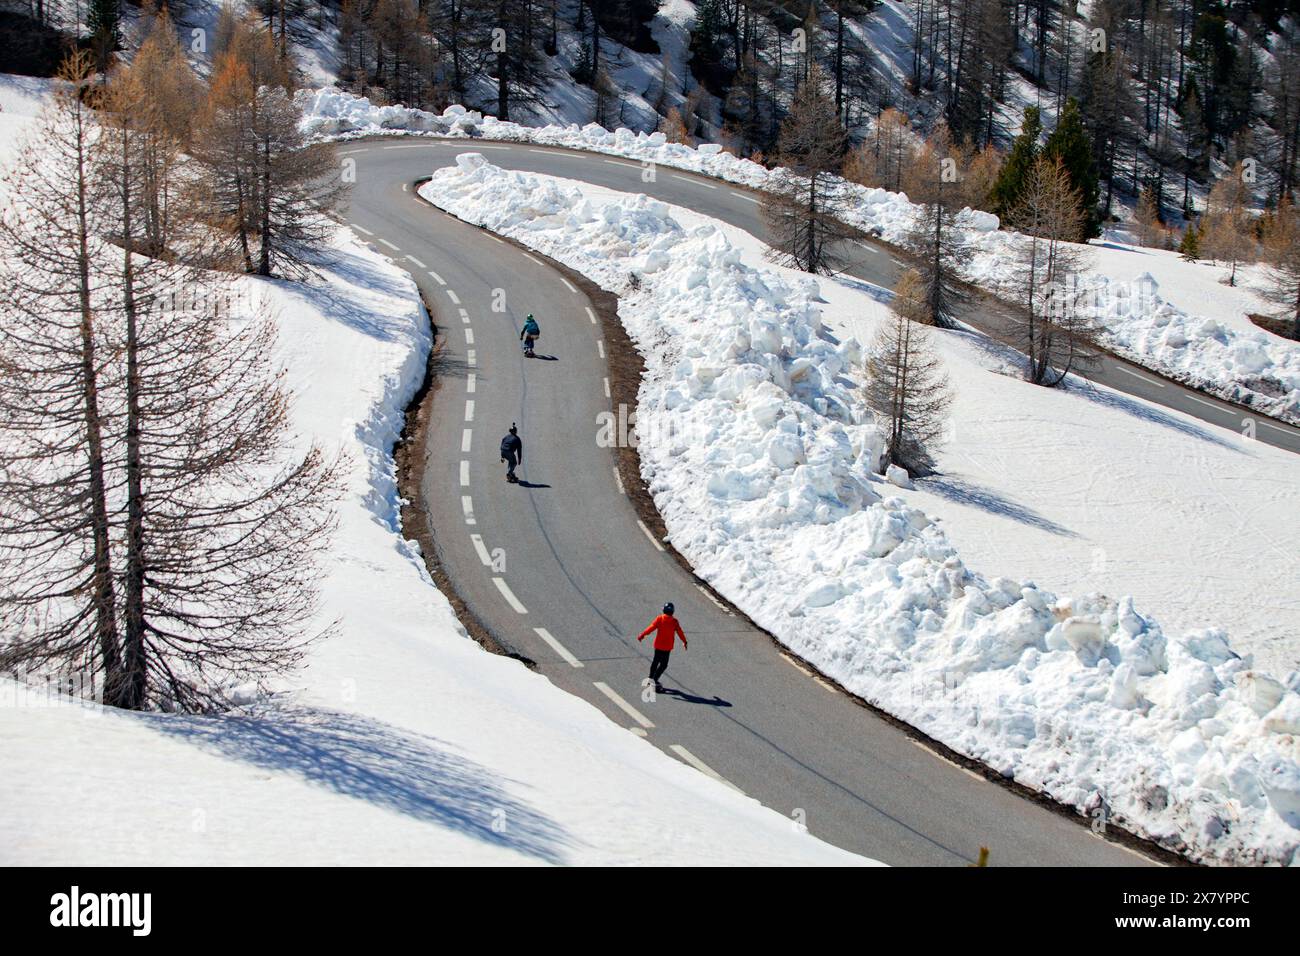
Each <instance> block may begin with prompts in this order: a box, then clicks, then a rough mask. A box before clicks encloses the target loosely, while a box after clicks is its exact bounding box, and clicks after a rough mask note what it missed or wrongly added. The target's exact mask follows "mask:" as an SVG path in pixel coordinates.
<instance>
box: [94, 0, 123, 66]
mask: <svg viewBox="0 0 1300 956" xmlns="http://www.w3.org/2000/svg"><path fill="white" fill-rule="evenodd" d="M86 28H87V29H88V30H89V31H90V46H91V49H92V50H94V51H95V65H96V68H97V69H98V70H99V72H100V73H105V72H107V71H108V61H109V59H110V58H111V57H112V55H113V51H114V50H116V49H117V48H118V47H119V46H121V43H122V8H121V0H90V10H89V12H88V13H87V15H86Z"/></svg>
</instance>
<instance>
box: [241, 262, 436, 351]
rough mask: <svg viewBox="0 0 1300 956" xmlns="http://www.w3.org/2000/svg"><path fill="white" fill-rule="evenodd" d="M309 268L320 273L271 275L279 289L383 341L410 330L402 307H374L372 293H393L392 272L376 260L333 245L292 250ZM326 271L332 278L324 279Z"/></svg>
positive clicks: (394, 338) (409, 321) (393, 338)
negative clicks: (292, 276)
mask: <svg viewBox="0 0 1300 956" xmlns="http://www.w3.org/2000/svg"><path fill="white" fill-rule="evenodd" d="M295 251H296V252H297V253H298V254H300V255H301V256H302V258H303V261H304V262H305V263H306V264H307V266H308V267H309V268H311V269H312V270H314V271H316V272H318V273H321V275H320V276H312V277H310V278H307V279H306V280H304V281H290V280H287V279H283V278H271V279H269V280H263V281H269V282H272V283H274V284H275V285H276V286H277V287H278V288H279V289H280V291H282V292H284V293H287V294H288V295H289V296H293V297H297V298H299V299H302V300H304V301H305V302H307V303H309V304H310V305H311V307H312V308H314V309H316V310H318V311H319V312H320V313H321V314H322V315H324V316H326V317H328V318H330V319H333V320H335V321H337V322H341V323H342V324H344V325H346V326H349V327H350V328H353V329H356V330H357V331H358V332H361V333H362V334H364V335H368V336H370V337H371V338H373V339H378V340H379V341H382V342H391V341H396V340H398V339H399V338H406V337H408V336H409V334H410V328H411V316H410V315H409V313H407V312H405V311H399V312H398V313H396V314H394V315H388V314H386V313H385V311H384V310H383V309H381V308H377V305H376V301H375V299H374V298H372V295H373V293H383V294H395V293H396V292H397V290H396V289H393V288H392V275H391V274H389V273H385V272H384V271H382V270H381V269H380V268H379V266H378V264H376V263H375V262H373V261H371V260H369V259H367V258H365V257H364V256H361V255H358V254H356V253H354V252H350V251H348V250H347V249H340V248H338V247H336V246H326V247H323V248H314V249H307V250H301V249H300V250H295ZM325 274H328V275H332V276H333V277H335V279H336V280H338V281H334V282H327V281H324V278H323V276H324V275H325Z"/></svg>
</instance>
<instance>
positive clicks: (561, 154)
mask: <svg viewBox="0 0 1300 956" xmlns="http://www.w3.org/2000/svg"><path fill="white" fill-rule="evenodd" d="M528 152H530V153H544V154H545V155H547V156H553V155H559V156H567V155H568V154H567V153H558V154H557V153H554V152H553V151H552V150H549V149H530V150H529V151H528Z"/></svg>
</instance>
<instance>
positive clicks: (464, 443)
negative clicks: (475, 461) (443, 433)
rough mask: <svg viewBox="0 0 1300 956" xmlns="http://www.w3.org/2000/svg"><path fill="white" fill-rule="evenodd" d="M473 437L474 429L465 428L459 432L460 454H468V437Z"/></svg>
mask: <svg viewBox="0 0 1300 956" xmlns="http://www.w3.org/2000/svg"><path fill="white" fill-rule="evenodd" d="M473 437H474V429H472V428H467V429H465V430H464V431H463V432H461V433H460V450H461V453H462V454H466V455H468V454H469V443H470V439H472V438H473Z"/></svg>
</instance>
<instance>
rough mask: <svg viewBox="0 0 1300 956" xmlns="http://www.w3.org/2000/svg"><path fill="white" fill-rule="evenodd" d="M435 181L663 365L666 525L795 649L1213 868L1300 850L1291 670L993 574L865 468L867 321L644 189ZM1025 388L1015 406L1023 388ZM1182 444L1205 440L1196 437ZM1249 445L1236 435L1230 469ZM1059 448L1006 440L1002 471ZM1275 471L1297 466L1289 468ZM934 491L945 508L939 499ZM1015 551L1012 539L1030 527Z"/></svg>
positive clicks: (427, 190) (871, 455) (642, 399)
mask: <svg viewBox="0 0 1300 956" xmlns="http://www.w3.org/2000/svg"><path fill="white" fill-rule="evenodd" d="M423 194H424V195H425V197H426V198H428V199H429V200H430V201H432V202H434V203H436V204H438V205H440V206H443V207H444V208H448V209H449V210H451V211H453V212H454V213H456V214H457V215H459V216H461V217H462V218H465V219H468V220H470V221H472V222H478V223H481V224H484V225H486V226H488V227H489V228H492V229H494V230H496V231H499V232H502V233H504V234H507V235H510V236H513V237H515V238H517V239H520V240H521V241H523V242H525V243H526V244H528V245H530V246H533V247H534V248H537V249H539V250H540V251H542V252H545V253H546V254H548V255H551V256H554V257H555V258H557V259H559V260H561V261H564V262H566V263H567V264H569V265H571V266H573V267H574V268H577V269H579V270H580V271H582V272H584V273H586V274H588V275H590V276H591V277H592V278H594V279H595V280H597V281H598V282H599V283H600V284H601V285H603V286H604V287H606V288H609V289H611V290H613V291H616V292H618V293H619V294H620V295H621V296H622V299H621V305H620V315H621V317H622V318H623V321H624V323H625V325H626V326H627V327H628V331H629V333H630V334H631V335H632V338H633V340H634V341H635V342H636V343H637V345H638V347H639V348H640V349H641V351H642V352H643V354H644V356H645V359H646V363H647V374H646V377H645V379H644V381H643V383H642V387H641V391H640V395H639V406H638V434H639V435H640V436H641V437H642V440H641V443H640V451H641V461H642V469H643V473H644V475H645V477H646V479H647V481H648V483H649V485H650V488H651V492H652V494H654V496H655V500H656V503H657V504H658V506H659V508H660V510H661V512H662V513H663V515H664V518H665V521H666V523H667V526H668V529H669V534H670V537H671V540H672V541H673V543H674V544H675V545H676V547H677V548H678V549H679V550H680V551H681V552H682V553H683V554H684V555H686V556H687V558H688V559H689V560H690V561H691V562H692V564H693V565H694V567H695V568H696V570H697V571H698V573H700V574H701V576H703V577H704V578H705V579H706V580H708V581H709V582H710V583H711V584H712V585H713V586H715V587H717V588H718V589H719V590H720V591H721V592H722V593H724V594H725V595H727V596H728V597H729V598H730V599H731V600H733V601H734V602H735V603H736V604H737V605H738V606H740V607H741V608H743V609H744V610H745V611H746V612H747V613H749V614H750V615H751V616H753V617H754V618H755V619H756V620H757V621H759V623H761V624H762V625H764V626H765V627H767V628H768V629H769V630H771V631H772V632H773V633H774V634H776V635H777V637H778V638H780V639H781V640H782V641H783V642H784V643H786V644H787V645H788V646H790V647H791V648H792V649H794V650H795V651H796V652H798V653H799V654H800V655H802V656H804V657H805V658H806V659H808V660H811V661H813V662H815V663H816V664H817V665H818V666H819V667H820V668H821V669H822V670H823V671H824V672H826V673H827V674H829V675H831V676H832V677H834V678H836V679H837V680H839V681H841V682H842V683H843V684H845V686H847V687H849V688H851V689H853V690H854V691H856V692H858V693H861V694H862V695H864V696H866V697H867V698H869V699H871V700H873V701H876V702H878V703H880V704H881V705H882V706H883V707H885V708H886V709H887V710H889V711H891V712H892V713H895V714H897V715H898V716H900V717H902V718H903V719H905V720H907V721H908V722H909V723H912V724H913V725H915V726H917V727H920V728H921V729H923V730H925V731H926V732H927V733H930V734H933V735H934V736H936V737H937V738H939V739H940V740H943V741H944V742H945V743H947V744H949V745H950V746H952V747H954V748H956V749H958V750H960V751H962V752H964V753H967V754H969V755H971V756H974V757H976V758H978V759H981V760H983V761H985V762H987V763H988V764H990V765H991V766H993V767H994V768H996V769H998V770H1000V771H1001V772H1003V773H1005V774H1007V775H1008V776H1014V777H1015V778H1016V779H1017V780H1019V781H1021V782H1023V783H1026V784H1028V785H1030V786H1034V787H1037V788H1040V789H1043V790H1045V791H1047V792H1049V793H1051V794H1052V795H1053V796H1055V797H1056V798H1057V799H1059V800H1061V801H1063V802H1065V803H1068V804H1073V805H1075V806H1076V807H1078V808H1079V809H1080V811H1081V812H1085V813H1090V814H1103V815H1106V816H1108V817H1110V818H1113V819H1119V820H1122V821H1124V822H1125V824H1126V825H1128V826H1130V827H1132V828H1134V829H1136V830H1138V831H1139V832H1143V833H1145V834H1147V835H1149V836H1151V837H1153V838H1155V839H1157V840H1160V841H1162V842H1164V843H1166V844H1167V845H1170V846H1173V847H1177V848H1179V849H1181V850H1184V851H1186V852H1188V853H1190V854H1191V855H1193V856H1194V857H1199V858H1202V859H1206V860H1218V861H1221V862H1263V861H1275V862H1288V861H1292V860H1293V858H1294V855H1295V853H1296V850H1297V846H1300V751H1298V750H1297V736H1296V735H1297V734H1298V733H1300V674H1296V673H1292V674H1291V675H1290V677H1288V678H1287V680H1286V683H1284V682H1282V681H1280V680H1278V679H1275V678H1273V677H1270V676H1268V675H1267V674H1265V673H1263V672H1261V671H1258V670H1255V669H1253V668H1252V666H1251V662H1250V659H1249V657H1243V656H1241V655H1239V654H1238V653H1236V652H1234V651H1233V649H1232V647H1231V645H1230V644H1229V642H1228V639H1227V637H1226V635H1225V634H1224V633H1223V632H1222V631H1220V630H1218V629H1215V628H1213V627H1206V626H1201V627H1198V628H1194V629H1193V628H1189V629H1187V630H1181V629H1180V630H1179V631H1175V630H1173V629H1172V628H1170V629H1168V630H1166V629H1165V628H1162V627H1161V625H1160V624H1159V623H1158V622H1157V620H1156V618H1155V616H1153V615H1152V612H1151V611H1150V609H1149V608H1148V607H1146V606H1145V605H1144V604H1141V603H1135V602H1134V601H1133V600H1132V599H1131V598H1128V597H1121V596H1119V595H1115V596H1113V597H1107V596H1104V595H1102V594H1100V593H1085V594H1082V595H1080V596H1077V597H1066V596H1061V595H1060V594H1059V592H1056V591H1054V590H1051V589H1049V588H1047V587H1044V586H1041V584H1042V582H1041V581H1040V584H1035V583H1034V582H1033V581H1030V580H1025V579H1023V578H1020V579H1015V578H1009V577H993V576H991V575H994V574H1001V573H1003V569H1002V568H1001V567H998V566H992V567H989V568H988V569H987V575H988V576H986V575H985V574H980V573H978V572H975V571H973V570H971V569H970V568H969V567H968V565H967V564H966V563H965V562H964V561H963V559H962V557H961V556H960V555H959V554H958V551H957V549H956V548H955V547H954V546H953V542H952V540H951V539H950V538H949V537H948V535H946V534H945V533H944V531H943V528H942V524H936V522H935V520H934V518H932V517H931V516H930V515H928V514H927V513H925V512H923V511H921V510H919V509H916V508H913V507H910V506H909V504H908V502H907V501H906V500H904V498H902V497H901V496H900V495H898V494H897V493H896V491H895V489H893V488H892V487H891V486H889V485H887V484H885V485H882V484H879V483H877V482H876V481H869V480H868V475H869V474H870V472H871V471H872V470H873V469H874V468H875V467H876V466H877V465H878V461H879V450H880V449H879V440H878V439H877V438H876V437H875V434H874V428H873V424H872V422H871V420H870V415H869V412H867V411H866V409H865V408H864V407H863V405H862V403H861V399H860V397H859V396H860V390H858V389H856V388H854V387H852V385H853V383H854V382H860V381H861V378H862V368H861V361H860V358H861V357H860V349H859V346H858V344H857V342H855V341H854V340H853V339H852V338H848V337H841V336H842V333H843V332H844V331H854V330H853V329H844V328H841V333H840V335H836V334H832V333H831V329H830V328H828V327H827V326H826V325H825V324H824V317H823V314H822V311H823V310H822V309H821V308H820V307H819V306H820V298H821V295H820V292H819V286H818V284H817V283H816V282H814V281H811V280H808V279H806V278H804V277H800V276H797V275H793V274H789V273H785V274H782V273H781V272H779V271H776V270H771V269H755V268H754V267H752V266H751V265H748V264H746V263H745V261H744V254H743V251H742V248H741V247H739V246H737V245H734V244H733V243H732V242H731V241H730V240H729V239H728V238H727V236H726V234H725V233H724V232H723V231H721V230H719V229H718V228H716V227H714V226H713V225H710V224H702V225H690V224H685V225H684V224H682V223H680V222H678V221H677V220H676V219H675V218H674V217H673V215H672V213H671V210H670V209H669V207H667V206H665V205H664V204H662V203H658V202H656V201H653V200H650V199H647V198H646V197H644V196H630V197H629V196H618V195H616V194H615V195H606V196H603V197H602V196H595V197H584V195H583V190H580V189H578V188H577V187H576V186H574V185H572V184H566V183H563V182H556V181H554V180H549V179H546V178H544V177H535V176H531V175H525V174H518V173H509V172H506V171H503V170H500V169H497V168H495V167H492V166H490V165H488V164H487V162H486V161H485V160H484V159H483V157H482V156H481V155H479V154H473V153H469V154H462V155H461V156H460V157H459V158H458V165H457V166H456V167H451V168H446V169H441V170H437V171H435V172H434V174H433V178H432V180H431V181H430V182H429V183H428V184H426V186H424V187H423ZM630 275H636V276H637V277H639V280H640V281H639V285H638V286H637V287H636V288H632V287H631V286H630V285H629V276H630ZM881 294H882V293H880V292H879V291H875V292H873V290H854V289H852V288H847V289H844V290H840V291H839V292H837V293H835V294H833V295H831V296H830V297H829V299H828V303H827V308H826V310H825V311H826V312H827V313H828V314H833V315H836V316H837V317H838V324H840V325H841V326H844V325H848V324H849V323H850V322H851V321H852V319H851V317H853V316H854V314H855V313H857V314H858V315H861V316H862V320H865V322H866V325H865V326H860V327H859V328H860V330H861V331H863V332H865V331H867V330H869V328H870V325H871V324H872V323H873V322H874V321H875V319H876V318H878V315H879V311H880V306H879V303H878V302H877V301H876V299H875V297H876V296H880V295H881ZM850 295H851V296H856V297H857V298H856V300H853V301H850V300H849V298H848V297H849V296H850ZM862 320H859V321H862ZM954 342H955V343H956V344H954V345H953V346H951V347H952V348H954V349H959V350H961V349H964V350H965V351H966V353H967V354H966V355H965V357H964V358H965V364H966V367H965V368H963V369H962V372H961V378H962V381H961V383H960V385H962V386H967V387H971V388H975V389H978V390H979V391H977V392H976V395H972V396H969V397H970V398H971V399H972V400H974V399H975V398H976V396H977V395H982V396H983V397H985V398H988V399H991V400H1001V401H1004V402H1005V400H1006V396H1004V395H1002V394H999V393H1002V392H1009V391H1014V390H1015V389H1017V388H1019V389H1022V390H1024V389H1029V388H1030V387H1029V386H1023V385H1021V384H1020V383H1019V382H1015V381H1013V380H1011V379H1003V380H1001V381H999V377H998V376H996V375H995V374H994V373H993V372H991V371H989V370H988V369H987V368H985V367H981V366H984V365H986V364H987V360H983V361H981V360H980V359H978V358H975V357H973V355H972V353H973V352H974V351H975V346H974V344H973V343H971V342H964V341H962V339H961V337H959V336H958V337H954ZM1018 398H1019V402H1018V404H1016V405H1015V406H1013V407H1015V408H1016V413H1017V414H1018V415H1022V416H1023V412H1024V410H1025V408H1026V407H1028V405H1029V403H1031V402H1032V401H1033V399H1031V397H1030V396H1029V395H1021V396H1018ZM1051 401H1052V402H1066V403H1073V405H1074V407H1073V409H1072V412H1073V414H1074V415H1075V416H1076V420H1077V422H1078V424H1075V423H1074V422H1072V421H1071V419H1070V418H1069V416H1068V415H1067V416H1066V417H1065V421H1064V422H1063V423H1058V422H1056V419H1055V414H1056V413H1058V412H1060V411H1061V409H1060V408H1058V407H1056V406H1053V407H1051V408H1048V407H1046V406H1045V407H1044V408H1043V416H1042V417H1043V421H1041V422H1038V421H1036V424H1035V427H1042V428H1043V429H1046V430H1047V432H1048V434H1047V436H1046V440H1047V441H1048V442H1051V441H1053V439H1054V438H1055V436H1056V435H1058V434H1067V433H1069V432H1071V431H1072V430H1076V431H1078V432H1083V431H1086V429H1089V428H1092V429H1097V430H1101V429H1104V428H1105V427H1106V425H1107V424H1108V423H1113V422H1116V421H1121V420H1123V419H1122V417H1121V416H1125V415H1130V414H1132V413H1133V410H1124V409H1123V407H1122V405H1121V406H1120V407H1119V408H1111V409H1105V408H1096V409H1094V408H1092V406H1091V405H1090V404H1089V402H1090V400H1089V399H1086V398H1083V397H1080V396H1077V395H1073V394H1069V393H1065V394H1062V395H1060V396H1056V395H1053V396H1052V398H1051ZM1106 402H1107V399H1106V398H1105V396H1103V397H1102V399H1101V405H1103V406H1104V405H1105V404H1106ZM979 404H984V403H982V402H981V403H979ZM994 407H996V406H994ZM989 410H990V408H989V407H987V406H986V407H984V408H983V412H984V414H986V415H987V414H988V412H989ZM972 411H973V407H972ZM1172 424H1173V425H1174V426H1175V431H1177V430H1178V428H1180V427H1181V428H1183V429H1189V427H1190V428H1194V427H1195V426H1191V424H1190V423H1189V422H1187V421H1178V420H1175V421H1174V422H1173V423H1172ZM1165 427H1168V426H1166V425H1159V424H1154V423H1153V424H1151V425H1149V426H1147V427H1146V430H1144V431H1141V433H1140V437H1139V438H1137V439H1135V440H1137V441H1143V440H1146V441H1152V440H1157V441H1161V442H1163V443H1164V444H1165V447H1166V448H1168V447H1169V443H1170V442H1174V443H1175V444H1177V441H1178V439H1175V438H1172V437H1170V436H1168V435H1162V434H1161V432H1160V431H1159V429H1161V428H1165ZM1057 429H1059V431H1056V430H1057ZM1182 440H1183V441H1185V442H1186V443H1187V444H1186V445H1184V446H1183V447H1185V448H1194V447H1196V446H1195V444H1194V443H1195V442H1198V441H1204V440H1206V439H1204V438H1198V437H1195V432H1192V434H1190V435H1184V436H1183V439H1182ZM1094 441H1100V439H1094ZM1211 444H1213V441H1212V440H1211ZM1235 453H1236V452H1235V449H1233V448H1231V447H1229V448H1227V449H1225V450H1224V458H1223V459H1222V460H1224V461H1230V460H1231V456H1232V455H1233V454H1235ZM1044 454H1045V453H1044V452H1043V451H1041V450H1038V451H1035V450H1034V449H1032V448H1024V447H1023V446H1022V447H1021V448H1020V449H1018V450H1017V449H1012V450H1011V451H1010V452H1009V455H1010V456H1011V457H1012V458H1014V459H1015V460H1014V461H1010V462H1008V466H1009V467H1008V469H1007V470H1008V475H1007V476H1006V477H1005V478H1004V479H1003V481H1004V485H1005V484H1010V483H1011V482H1013V481H1014V480H1015V471H1014V469H1015V468H1017V467H1023V466H1024V465H1025V464H1027V463H1032V461H1034V460H1037V461H1040V462H1041V461H1042V459H1043V456H1044ZM1280 454H1281V453H1279V456H1280ZM1107 460H1109V459H1107ZM1268 460H1270V461H1273V460H1272V459H1268ZM1271 467H1275V468H1277V469H1278V472H1279V474H1281V470H1282V468H1283V467H1284V466H1283V463H1282V460H1281V458H1280V457H1279V458H1278V459H1277V460H1276V461H1274V462H1273V464H1272V466H1271ZM1097 468H1098V470H1100V469H1102V468H1104V464H1103V463H1102V462H1098V466H1097ZM1094 474H1095V473H1094ZM1126 476H1127V479H1128V480H1133V472H1132V471H1129V472H1127V473H1126ZM1119 480H1120V482H1121V483H1122V482H1123V481H1124V480H1125V476H1121V477H1120V479H1119ZM1156 480H1157V481H1158V480H1159V479H1158V478H1157V479H1156ZM1094 483H1095V482H1094ZM1102 487H1103V489H1104V488H1106V487H1110V489H1111V492H1114V491H1115V490H1117V488H1118V487H1119V486H1113V485H1107V484H1106V482H1102ZM977 490H978V489H977ZM1130 491H1131V489H1130ZM1175 491H1176V489H1175ZM1111 492H1105V491H1103V495H1104V494H1108V493H1111ZM985 497H986V498H987V499H988V500H990V501H992V502H994V504H995V505H996V504H997V503H998V502H999V500H1000V499H999V496H998V494H997V493H996V492H991V493H987V494H986V496H985ZM1156 497H1158V498H1159V497H1161V496H1160V495H1157V496H1156ZM1163 497H1164V500H1173V498H1174V494H1173V493H1170V492H1169V491H1168V490H1166V491H1165V492H1164V494H1163ZM927 504H933V505H934V510H935V511H937V512H939V514H942V513H943V508H942V507H941V506H940V502H938V501H937V500H936V498H934V497H932V498H931V499H930V501H929V502H927ZM1107 504H1108V502H1106V501H1101V502H1099V506H1100V507H1103V508H1104V507H1106V506H1107ZM1151 505H1152V503H1151V502H1146V503H1144V505H1143V506H1144V507H1151ZM1002 506H1003V508H1004V509H1006V510H1014V509H1015V507H1016V504H1015V502H1014V501H1010V502H1008V501H1002ZM1021 511H1022V513H1025V512H1024V509H1021ZM1031 514H1032V513H1031ZM1038 520H1039V521H1040V523H1045V524H1050V521H1048V520H1047V519H1044V518H1039V519H1038ZM1104 524H1105V522H1103V525H1104ZM1107 530H1109V531H1113V530H1114V526H1111V527H1110V528H1109V529H1107ZM1129 531H1130V533H1131V531H1132V529H1129ZM1005 541H1006V547H1008V548H1014V547H1015V546H1016V545H1015V542H1016V538H1015V536H1014V535H1010V536H1008V537H1007V538H1006V539H1005ZM1198 583H1199V582H1198ZM1204 623H1208V622H1203V624H1204Z"/></svg>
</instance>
